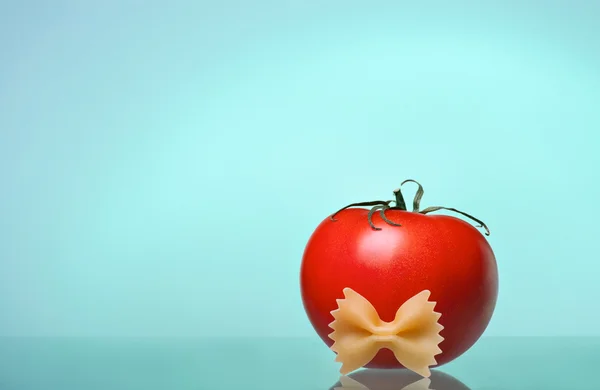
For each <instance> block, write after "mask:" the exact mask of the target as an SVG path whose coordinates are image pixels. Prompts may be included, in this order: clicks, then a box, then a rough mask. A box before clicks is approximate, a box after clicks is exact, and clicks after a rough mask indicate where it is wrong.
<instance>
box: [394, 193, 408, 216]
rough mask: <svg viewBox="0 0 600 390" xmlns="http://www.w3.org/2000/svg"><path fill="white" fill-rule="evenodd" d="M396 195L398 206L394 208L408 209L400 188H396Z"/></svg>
mask: <svg viewBox="0 0 600 390" xmlns="http://www.w3.org/2000/svg"><path fill="white" fill-rule="evenodd" d="M394 196H395V197H396V206H394V209H396V210H402V211H406V202H405V201H404V196H402V191H401V190H400V188H396V189H395V190H394Z"/></svg>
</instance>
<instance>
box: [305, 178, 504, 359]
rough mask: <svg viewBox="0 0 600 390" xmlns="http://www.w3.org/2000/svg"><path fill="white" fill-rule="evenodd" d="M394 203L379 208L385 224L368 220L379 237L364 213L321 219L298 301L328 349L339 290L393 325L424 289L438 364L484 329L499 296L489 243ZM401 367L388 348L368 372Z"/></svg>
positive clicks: (448, 221)
mask: <svg viewBox="0 0 600 390" xmlns="http://www.w3.org/2000/svg"><path fill="white" fill-rule="evenodd" d="M420 188H421V187H420ZM397 192H398V193H399V190H397ZM397 192H395V193H397ZM421 195H422V194H421ZM400 197H401V194H400ZM400 201H401V202H400V203H401V204H398V195H397V202H396V204H397V206H396V207H392V208H388V207H387V206H384V207H385V208H387V209H386V210H385V214H384V216H385V217H387V219H388V221H387V222H386V221H384V220H383V219H382V217H381V214H380V213H379V212H377V213H374V214H373V215H372V223H373V225H375V226H376V229H380V230H375V229H374V228H373V227H371V226H370V225H369V222H368V214H369V211H368V210H366V209H345V210H342V211H340V212H339V213H338V214H336V217H335V219H336V220H335V221H334V220H332V219H330V218H327V219H325V220H324V221H323V222H322V223H321V224H320V225H319V226H318V227H317V229H316V230H315V231H314V233H313V234H312V236H311V238H310V240H309V242H308V244H307V246H306V249H305V252H304V256H303V260H302V267H301V275H300V282H301V292H302V300H303V303H304V307H305V309H306V312H307V314H308V318H309V320H310V322H311V323H312V325H313V327H314V328H315V330H316V331H317V333H318V334H319V336H320V337H321V339H323V341H324V342H325V343H326V344H327V346H331V345H332V344H333V341H332V340H331V339H330V338H329V337H328V335H329V334H330V333H331V332H332V329H331V328H330V327H329V324H330V323H331V322H332V321H333V317H332V315H331V311H332V310H335V309H337V303H336V299H341V298H343V297H344V296H343V293H342V290H343V289H344V288H345V287H350V288H352V289H353V290H355V291H356V292H358V293H359V294H361V295H362V296H364V297H365V298H367V299H368V300H369V301H370V302H371V303H372V304H373V306H374V307H375V309H376V310H377V312H378V313H379V316H380V317H381V319H382V320H384V321H392V320H393V319H394V315H395V314H396V310H397V309H398V307H399V306H400V305H401V304H402V303H404V302H405V301H406V300H407V299H409V298H410V297H412V296H413V295H415V294H417V293H419V292H421V291H422V290H430V291H431V298H430V300H432V301H435V302H437V304H436V306H435V311H436V312H439V313H441V314H442V316H441V318H440V323H441V324H442V325H443V326H444V329H443V330H442V332H441V335H442V336H443V337H444V341H442V343H441V344H440V345H439V346H440V348H441V349H442V351H443V352H442V353H441V354H439V355H437V356H436V360H437V362H438V365H441V364H444V363H447V362H449V361H451V360H453V359H454V358H456V357H458V356H460V355H461V354H462V353H464V352H465V351H466V350H468V349H469V348H470V347H471V346H472V345H473V344H474V343H475V342H476V341H477V339H478V338H479V337H480V336H481V334H482V333H483V331H484V330H485V328H486V327H487V325H488V323H489V321H490V319H491V317H492V313H493V311H494V308H495V305H496V298H497V294H498V271H497V266H496V260H495V258H494V254H493V252H492V249H491V247H490V245H489V244H488V242H487V240H486V239H485V238H484V236H483V235H482V234H481V233H480V232H479V231H478V230H477V229H476V228H474V227H473V226H472V225H470V224H469V223H467V222H465V221H463V220H461V219H458V218H455V217H451V216H446V215H435V216H432V215H426V212H427V210H428V209H426V210H423V211H421V212H410V211H406V210H405V206H404V201H403V199H400ZM370 205H372V204H370ZM388 205H389V203H388ZM416 208H417V209H418V205H417V207H416ZM437 209H439V208H436V209H435V210H431V211H436V210H437ZM452 210H454V209H452ZM455 211H457V210H455ZM464 215H466V214H464ZM390 221H391V222H393V223H397V224H401V226H394V225H393V224H390V223H388V222H390ZM399 366H400V364H399V363H398V362H397V360H396V359H395V357H394V355H393V354H392V353H391V351H389V350H387V349H383V350H381V351H379V353H378V354H377V355H376V356H375V358H374V359H373V360H372V361H371V363H369V364H368V365H367V367H372V368H392V367H399Z"/></svg>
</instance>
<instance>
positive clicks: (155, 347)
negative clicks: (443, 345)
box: [0, 337, 600, 390]
mask: <svg viewBox="0 0 600 390" xmlns="http://www.w3.org/2000/svg"><path fill="white" fill-rule="evenodd" d="M338 370H339V365H338V364H337V363H335V362H334V357H333V354H332V352H331V351H329V350H328V349H327V348H326V347H325V346H324V345H323V344H322V343H321V341H320V340H319V339H318V338H306V339H300V338H298V339H286V338H272V339H259V338H255V339H252V338H231V339H224V338H215V339H126V338H123V339H77V338H64V339H60V338H56V339H52V338H37V339H34V338H4V339H0V389H1V390H30V389H31V390H32V389H43V390H75V389H78V390H79V389H87V390H92V389H107V390H108V389H110V390H119V389H128V390H129V389H144V390H152V389H168V390H184V389H194V390H204V389H206V390H208V389H211V390H212V389H215V390H217V389H218V390H221V389H223V390H227V389H235V390H242V389H243V390H253V389H257V390H269V389H280V390H329V389H334V388H339V389H342V388H351V389H370V390H386V389H390V390H391V389H394V390H402V389H406V390H419V389H435V390H465V389H471V390H483V389H490V390H491V389H498V390H500V389H503V390H504V389H506V390H509V389H510V390H518V389H523V390H525V389H528V390H529V389H531V390H554V389H556V390H558V389H574V390H575V389H577V390H587V389H590V390H591V389H600V338H583V337H581V338H541V337H540V338H526V337H523V338H483V339H481V340H480V341H479V342H478V343H477V344H476V345H475V346H474V347H473V348H472V349H471V350H470V351H468V352H467V353H466V354H465V355H463V356H461V357H460V358H459V359H457V360H455V361H454V362H451V363H449V364H447V365H445V366H442V367H439V368H438V369H436V370H434V371H433V374H432V376H431V378H429V380H423V379H422V378H420V377H418V376H416V375H415V374H412V373H410V372H407V371H403V370H383V371H377V370H362V371H357V372H355V373H353V374H350V375H349V376H348V377H342V378H340V375H339V372H338Z"/></svg>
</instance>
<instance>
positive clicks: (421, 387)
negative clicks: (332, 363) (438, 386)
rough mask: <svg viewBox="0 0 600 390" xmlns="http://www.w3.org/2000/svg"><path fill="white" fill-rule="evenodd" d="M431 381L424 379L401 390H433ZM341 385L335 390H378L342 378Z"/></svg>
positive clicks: (344, 377)
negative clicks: (430, 385)
mask: <svg viewBox="0 0 600 390" xmlns="http://www.w3.org/2000/svg"><path fill="white" fill-rule="evenodd" d="M430 383H431V380H430V379H429V378H423V379H420V380H418V381H416V382H413V383H411V384H410V385H408V386H406V387H403V388H402V389H399V390H432V389H430V388H429V384H430ZM340 384H341V385H342V387H336V388H335V390H347V389H355V390H377V389H369V388H368V387H367V386H365V385H363V384H362V383H360V382H358V381H355V380H354V379H352V378H350V377H347V376H342V377H341V378H340Z"/></svg>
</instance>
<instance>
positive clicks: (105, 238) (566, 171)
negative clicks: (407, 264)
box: [0, 0, 600, 337]
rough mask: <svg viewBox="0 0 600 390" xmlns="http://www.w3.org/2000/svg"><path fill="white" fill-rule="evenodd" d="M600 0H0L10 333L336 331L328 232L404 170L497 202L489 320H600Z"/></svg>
mask: <svg viewBox="0 0 600 390" xmlns="http://www.w3.org/2000/svg"><path fill="white" fill-rule="evenodd" d="M416 3H419V4H420V5H415V4H416ZM450 4H452V5H450ZM599 14H600V5H598V3H597V2H593V1H566V0H565V1H552V2H540V1H525V2H518V1H514V0H513V1H506V0H504V1H500V0H498V1H483V2H467V1H458V2H442V1H428V2H400V1H380V2H358V1H337V0H334V1H317V0H311V1H275V0H270V1H268V0H260V1H241V0H240V1H233V0H226V1H213V2H207V1H188V2H185V1H172V2H160V1H145V2H142V1H133V0H124V1H116V0H112V1H103V2H101V1H85V2H80V1H55V2H44V1H2V2H0V335H3V336H11V335H12V336H123V337H128V336H177V337H180V336H181V337H185V336H209V337H212V336H241V337H248V336H267V335H275V336H293V337H296V336H308V337H316V336H314V333H313V330H312V328H311V326H310V324H309V323H308V321H307V319H306V317H305V314H304V311H303V308H302V304H301V301H300V293H299V285H298V273H299V267H300V260H301V256H302V252H303V249H304V245H305V243H306V241H307V239H308V238H309V236H310V234H311V233H312V231H313V229H314V228H315V227H316V226H317V224H318V223H320V221H321V220H322V219H324V218H325V217H326V216H328V215H329V214H330V213H331V212H333V211H335V210H336V209H337V208H339V207H341V206H344V205H346V204H348V203H350V202H353V201H361V200H371V199H378V198H390V197H391V191H392V190H393V189H394V188H396V187H397V186H398V185H399V183H400V182H401V181H402V180H404V179H406V178H413V179H417V180H419V181H420V182H421V183H422V184H423V185H424V187H425V197H424V200H423V205H424V206H433V205H442V206H449V207H456V208H458V209H461V210H464V211H467V212H469V213H472V214H473V215H475V216H478V217H480V218H481V219H483V220H484V221H485V222H486V223H487V224H488V225H489V226H490V229H491V230H492V235H491V236H490V238H489V240H490V242H491V244H492V246H493V248H494V250H495V253H496V257H497V260H498V263H499V270H500V298H499V301H498V306H497V310H496V313H495V317H494V319H493V321H492V323H491V324H490V327H489V328H488V331H487V332H486V335H490V336H532V335H544V336H559V335H565V336H568V335H594V334H600V333H599V332H600V315H598V313H597V312H595V311H594V310H593V308H594V307H597V306H598V303H597V302H598V299H600V289H599V288H598V274H599V273H600V262H599V259H598V252H597V245H598V243H597V242H596V241H595V240H596V239H598V238H597V235H598V217H600V212H599V211H598V207H597V204H598V199H599V197H600V185H599V184H598V173H597V170H598V168H600V157H599V150H598V147H599V146H600V135H598V134H599V133H598V130H599V128H600V24H599V23H598V15H599ZM410 190H411V191H412V190H413V188H411V189H410ZM407 191H408V187H407ZM407 196H411V194H407Z"/></svg>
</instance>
